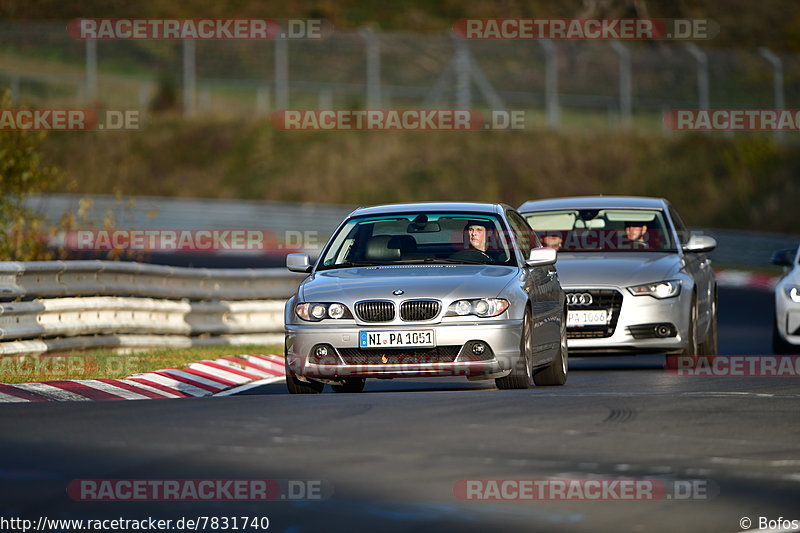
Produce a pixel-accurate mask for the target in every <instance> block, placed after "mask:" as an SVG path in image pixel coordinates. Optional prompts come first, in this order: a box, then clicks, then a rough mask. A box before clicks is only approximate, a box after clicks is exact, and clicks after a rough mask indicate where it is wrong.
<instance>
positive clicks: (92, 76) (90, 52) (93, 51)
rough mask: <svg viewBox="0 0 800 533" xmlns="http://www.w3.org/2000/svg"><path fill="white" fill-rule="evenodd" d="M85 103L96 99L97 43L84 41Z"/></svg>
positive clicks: (88, 40) (92, 40) (90, 40)
mask: <svg viewBox="0 0 800 533" xmlns="http://www.w3.org/2000/svg"><path fill="white" fill-rule="evenodd" d="M84 98H86V101H87V102H89V103H93V102H94V101H95V100H96V99H97V41H96V40H95V39H86V94H85V95H84Z"/></svg>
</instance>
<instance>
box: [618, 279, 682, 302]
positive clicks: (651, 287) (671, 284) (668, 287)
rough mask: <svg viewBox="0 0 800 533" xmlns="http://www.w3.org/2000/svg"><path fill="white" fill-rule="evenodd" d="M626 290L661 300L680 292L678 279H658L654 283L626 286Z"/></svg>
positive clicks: (635, 294)
mask: <svg viewBox="0 0 800 533" xmlns="http://www.w3.org/2000/svg"><path fill="white" fill-rule="evenodd" d="M628 291H630V293H631V294H633V295H634V296H652V297H653V298H658V299H659V300H662V299H664V298H672V297H674V296H677V295H679V294H680V293H681V282H680V281H678V280H676V279H675V280H671V281H658V282H656V283H645V284H644V285H635V286H633V287H628Z"/></svg>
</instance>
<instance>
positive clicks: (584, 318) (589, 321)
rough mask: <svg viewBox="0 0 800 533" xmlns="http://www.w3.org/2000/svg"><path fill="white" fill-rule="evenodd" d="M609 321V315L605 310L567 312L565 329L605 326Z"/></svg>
mask: <svg viewBox="0 0 800 533" xmlns="http://www.w3.org/2000/svg"><path fill="white" fill-rule="evenodd" d="M610 320H611V313H609V312H608V311H607V310H605V309H601V310H598V311H567V327H568V328H576V327H581V326H606V325H608V323H609V321H610Z"/></svg>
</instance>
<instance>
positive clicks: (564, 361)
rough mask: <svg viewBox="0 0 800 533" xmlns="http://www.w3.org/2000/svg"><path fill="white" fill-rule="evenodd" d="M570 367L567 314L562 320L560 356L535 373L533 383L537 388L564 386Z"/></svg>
mask: <svg viewBox="0 0 800 533" xmlns="http://www.w3.org/2000/svg"><path fill="white" fill-rule="evenodd" d="M568 366H569V350H568V348H567V312H566V311H564V316H563V317H562V320H561V339H560V341H559V346H558V355H556V357H555V358H554V359H553V361H552V362H551V363H550V364H549V365H547V366H546V367H544V368H542V369H541V370H536V371H535V372H534V373H533V382H534V383H535V384H536V386H537V387H542V386H544V387H551V386H554V385H555V386H558V385H563V384H565V383H566V382H567V367H568Z"/></svg>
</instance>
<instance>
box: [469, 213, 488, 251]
mask: <svg viewBox="0 0 800 533" xmlns="http://www.w3.org/2000/svg"><path fill="white" fill-rule="evenodd" d="M490 229H491V228H490V227H489V223H488V222H484V221H482V220H472V221H470V222H468V223H467V225H466V227H465V228H464V231H465V232H467V237H468V239H469V240H468V242H469V248H468V249H470V250H472V249H474V250H478V251H481V252H484V253H486V251H487V250H488V249H489V231H490Z"/></svg>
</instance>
